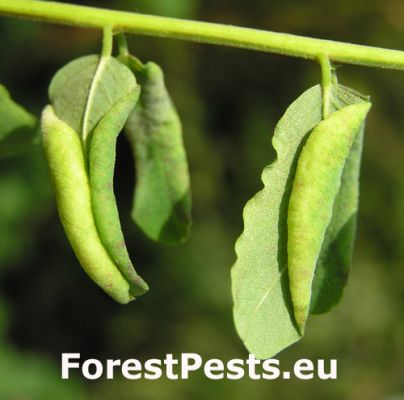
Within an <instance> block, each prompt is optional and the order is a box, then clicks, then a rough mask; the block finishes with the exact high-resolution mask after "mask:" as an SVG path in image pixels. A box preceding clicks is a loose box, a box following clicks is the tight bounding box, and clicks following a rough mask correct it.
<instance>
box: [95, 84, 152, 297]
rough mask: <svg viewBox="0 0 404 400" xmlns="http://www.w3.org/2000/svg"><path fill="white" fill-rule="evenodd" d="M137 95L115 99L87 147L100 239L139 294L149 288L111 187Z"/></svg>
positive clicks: (132, 289)
mask: <svg viewBox="0 0 404 400" xmlns="http://www.w3.org/2000/svg"><path fill="white" fill-rule="evenodd" d="M138 97H139V90H137V92H136V94H134V93H131V94H130V95H129V96H127V97H125V98H124V99H122V100H121V101H120V102H118V103H117V104H116V105H115V106H114V107H113V108H111V110H110V111H109V112H108V113H107V114H105V116H104V117H102V119H101V120H100V122H99V123H98V124H97V126H96V127H95V128H94V132H93V135H92V138H91V142H90V146H89V158H88V161H89V168H88V169H89V179H90V188H91V203H92V210H93V213H94V219H95V223H96V225H97V230H98V232H99V235H100V238H101V241H102V243H103V245H104V247H105V248H106V249H107V251H108V253H109V254H110V256H111V258H112V260H113V261H114V262H115V264H116V265H117V266H118V268H119V270H120V271H121V273H122V275H123V276H124V277H125V279H127V280H128V282H130V283H131V294H132V295H133V296H134V297H138V296H140V295H141V294H143V293H145V292H146V291H147V290H148V289H149V288H148V286H147V284H146V283H145V282H144V281H143V279H142V278H141V277H140V276H139V275H138V274H137V273H136V271H135V269H134V267H133V265H132V262H131V260H130V257H129V254H128V251H127V249H126V245H125V239H124V236H123V232H122V228H121V224H120V221H119V213H118V208H117V206H116V199H115V194H114V190H113V181H114V168H115V151H116V139H117V137H118V135H119V132H120V131H121V130H122V128H123V126H124V124H125V122H126V120H127V118H128V116H129V114H130V113H131V112H132V111H133V108H134V106H135V104H136V102H137V100H138Z"/></svg>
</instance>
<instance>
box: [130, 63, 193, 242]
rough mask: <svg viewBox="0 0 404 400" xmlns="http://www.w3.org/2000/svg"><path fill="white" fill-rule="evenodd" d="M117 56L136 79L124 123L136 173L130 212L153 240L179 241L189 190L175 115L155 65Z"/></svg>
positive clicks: (185, 229) (187, 216) (187, 217)
mask: <svg viewBox="0 0 404 400" xmlns="http://www.w3.org/2000/svg"><path fill="white" fill-rule="evenodd" d="M122 61H123V62H125V63H126V64H127V65H128V66H129V67H130V68H131V70H132V71H133V72H134V73H135V75H136V78H137V80H138V82H139V83H140V85H141V93H140V98H139V102H138V104H137V105H136V108H135V110H134V111H133V113H132V114H131V116H130V117H129V119H128V122H127V124H126V133H127V136H128V138H129V141H130V143H131V145H132V149H133V153H134V158H135V163H136V175H137V176H136V177H137V181H136V186H135V193H134V201H133V210H132V217H133V219H134V221H135V222H136V223H137V224H138V226H139V227H140V228H141V229H142V230H143V231H144V232H145V233H146V235H147V236H149V237H150V238H151V239H153V240H157V241H161V242H166V243H174V242H178V241H182V240H184V239H186V238H187V237H188V234H189V230H190V226H191V191H190V180H189V173H188V164H187V158H186V153H185V149H184V144H183V139H182V129H181V122H180V119H179V117H178V114H177V112H176V110H175V107H174V105H173V103H172V101H171V99H170V96H169V94H168V92H167V89H166V86H165V84H164V76H163V72H162V70H161V68H160V67H159V66H158V65H157V64H155V63H152V62H149V63H147V64H142V63H140V61H138V60H137V59H136V58H134V57H131V56H128V57H124V58H122Z"/></svg>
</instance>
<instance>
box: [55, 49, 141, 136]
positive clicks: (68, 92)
mask: <svg viewBox="0 0 404 400" xmlns="http://www.w3.org/2000/svg"><path fill="white" fill-rule="evenodd" d="M135 89H136V80H135V78H134V76H133V74H132V73H131V71H130V70H129V69H128V68H127V67H125V66H124V65H123V64H122V63H120V62H119V61H118V60H116V59H115V58H113V57H106V58H102V59H100V57H99V56H98V55H89V56H84V57H80V58H78V59H76V60H73V61H71V62H70V63H68V64H67V65H65V66H64V67H63V68H61V69H60V70H59V71H58V72H57V73H56V75H55V76H54V78H53V79H52V82H51V84H50V87H49V98H50V100H51V103H52V105H53V108H54V110H55V113H56V115H57V116H58V117H59V118H60V119H61V120H63V121H65V122H66V123H67V124H68V125H70V127H72V128H73V129H74V130H75V131H76V132H77V133H78V134H79V135H80V137H81V138H82V139H83V140H84V139H86V138H87V136H88V135H89V134H90V133H91V131H92V130H93V129H94V127H95V126H96V124H97V123H98V122H99V120H100V119H101V118H102V117H103V116H104V115H105V114H106V113H107V112H108V111H109V110H110V109H111V108H112V107H113V106H114V105H115V104H117V103H118V102H119V101H120V100H121V99H123V98H124V97H126V96H127V95H129V94H130V93H132V92H134V91H135Z"/></svg>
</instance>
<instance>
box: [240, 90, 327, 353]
mask: <svg viewBox="0 0 404 400" xmlns="http://www.w3.org/2000/svg"><path fill="white" fill-rule="evenodd" d="M321 117H322V95H321V88H320V86H315V87H313V88H311V89H309V90H307V91H306V92H304V93H303V94H302V95H301V96H300V97H299V98H298V99H297V100H295V101H294V102H293V103H292V105H291V106H289V108H288V109H287V110H286V113H285V114H284V115H283V117H282V118H281V120H280V121H279V123H278V125H277V126H276V128H275V134H274V137H273V139H272V143H273V147H274V148H275V150H276V152H277V160H276V161H275V162H274V163H273V164H272V165H270V166H268V167H266V168H265V169H264V171H263V173H262V181H263V183H264V188H263V189H262V190H261V191H260V192H258V193H257V194H256V195H255V196H254V197H253V198H252V199H251V200H250V201H249V202H248V203H247V205H246V206H245V208H244V214H243V216H244V231H243V233H242V235H241V236H240V238H239V239H238V240H237V243H236V253H237V261H236V263H235V265H234V266H233V269H232V293H233V300H234V321H235V325H236V329H237V331H238V334H239V335H240V337H241V339H242V340H243V342H244V344H245V345H246V347H247V349H248V350H249V351H250V352H251V353H254V354H255V356H256V357H258V358H269V357H272V356H274V355H275V354H277V353H278V352H279V351H281V350H282V349H284V348H285V347H287V346H289V345H291V344H293V343H294V342H296V341H298V340H299V339H300V338H301V335H300V333H299V331H298V329H297V327H296V325H295V321H294V317H293V308H292V303H291V298H290V291H289V281H288V275H287V249H286V242H287V209H288V202H289V196H290V192H291V186H292V182H293V178H294V174H295V169H296V162H297V155H298V154H299V152H300V149H301V147H302V145H303V142H304V140H305V138H306V136H307V135H308V133H309V132H310V131H311V130H312V129H313V128H314V127H315V126H316V125H317V124H318V123H319V122H320V121H321Z"/></svg>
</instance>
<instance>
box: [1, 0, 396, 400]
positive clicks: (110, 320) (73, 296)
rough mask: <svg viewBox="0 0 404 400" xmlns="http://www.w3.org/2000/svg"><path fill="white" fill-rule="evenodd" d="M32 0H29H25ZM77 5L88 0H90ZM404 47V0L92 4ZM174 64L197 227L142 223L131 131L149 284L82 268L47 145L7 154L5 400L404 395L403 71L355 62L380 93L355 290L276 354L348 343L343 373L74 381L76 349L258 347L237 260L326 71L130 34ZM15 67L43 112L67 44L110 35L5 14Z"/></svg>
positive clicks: (80, 49) (330, 350)
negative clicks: (280, 128) (241, 297)
mask: <svg viewBox="0 0 404 400" xmlns="http://www.w3.org/2000/svg"><path fill="white" fill-rule="evenodd" d="M15 1H17V0H15ZM76 3H79V2H78V1H76ZM84 3H86V4H89V5H94V6H103V7H110V8H114V9H122V10H128V11H138V12H142V13H152V14H159V15H167V16H174V17H181V18H193V19H198V20H205V21H212V22H221V23H228V24H237V25H244V26H250V27H255V28H262V29H271V30H275V31H281V32H289V33H294V34H301V35H308V36H314V37H319V38H328V39H335V40H341V41H351V42H355V43H360V44H369V45H375V46H383V47H390V48H400V47H401V48H402V46H403V37H404V25H403V23H402V21H403V20H404V3H403V1H401V0H385V1H383V2H380V1H377V0H349V1H348V0H341V1H338V2H336V1H331V0H310V1H309V0H267V1H263V0H250V1H248V2H246V1H245V0H233V1H229V0H215V1H213V0H204V1H202V0H115V1H86V2H80V4H84ZM130 46H131V49H132V51H133V52H134V54H136V55H137V56H138V57H140V58H141V59H143V60H145V61H146V60H155V61H157V62H159V63H160V64H161V65H162V66H163V68H164V70H165V72H166V80H167V85H168V87H169V89H170V91H171V93H172V97H173V99H174V101H175V103H176V104H177V107H178V110H179V113H180V115H181V117H182V121H183V126H184V135H185V143H186V147H187V150H188V154H189V163H190V169H191V178H192V185H193V202H194V211H193V213H194V226H193V231H192V236H191V238H190V240H189V241H188V242H187V243H186V244H184V245H179V246H174V247H165V246H159V245H156V244H154V243H152V242H150V241H148V240H147V239H145V238H144V237H143V236H142V234H141V233H140V232H139V230H138V229H137V228H136V227H135V226H134V224H133V223H132V222H131V220H130V206H131V195H132V190H133V181H134V169H133V160H132V159H131V155H130V152H129V146H128V144H127V143H126V141H125V138H124V137H122V138H120V139H119V145H118V159H117V169H116V185H115V186H116V187H115V190H116V194H117V200H118V204H119V208H120V211H121V219H122V224H123V228H124V231H125V236H126V238H127V244H128V247H129V250H130V253H131V254H132V256H133V259H134V261H135V263H136V267H137V269H138V270H139V272H140V273H141V275H142V276H143V277H144V278H145V280H146V281H147V282H148V283H149V284H150V286H151V291H150V292H149V294H147V295H146V296H144V297H142V298H139V300H137V301H136V302H134V303H133V304H130V305H128V306H120V305H118V304H115V303H114V302H113V301H112V300H111V299H109V298H108V297H107V296H106V295H105V294H104V293H103V292H101V290H100V289H99V288H98V287H97V286H95V285H94V284H93V283H92V282H91V281H90V280H89V279H88V278H87V276H86V275H85V274H84V272H83V271H82V269H81V268H80V266H79V264H78V262H77V261H76V259H75V257H74V254H73V252H72V250H71V248H70V247H69V244H68V242H67V240H66V238H65V235H64V232H63V230H62V227H61V224H60V222H59V220H58V217H57V213H56V209H55V202H54V198H53V193H52V191H51V188H50V183H49V178H48V173H47V169H46V165H45V163H44V159H43V155H42V153H41V151H40V149H37V150H35V151H33V152H32V153H31V154H27V155H24V156H20V157H18V158H14V159H7V160H1V161H0V400H3V399H4V400H30V399H32V400H47V399H52V400H53V399H58V400H59V399H62V400H63V399H77V400H81V399H90V400H91V399H98V400H115V399H120V400H136V399H142V400H143V399H144V400H154V399H159V400H160V399H161V400H165V399H178V400H180V399H190V398H192V399H194V400H199V399H208V398H213V399H246V398H254V399H284V398H285V399H286V398H287V399H290V398H292V399H293V398H299V399H312V398H327V399H331V400H332V399H352V400H362V399H363V400H373V399H386V400H400V399H404V318H403V317H402V316H403V309H404V268H403V267H404V246H403V242H404V201H403V199H404V174H403V160H404V122H403V121H404V120H403V118H402V113H403V104H404V75H403V72H397V71H385V70H380V69H369V68H365V67H354V66H343V67H341V68H340V69H339V80H340V82H341V83H343V84H345V85H348V86H351V87H353V88H355V89H357V90H359V91H361V92H363V93H366V94H370V95H371V96H372V102H373V105H374V106H373V108H372V111H371V114H370V117H369V119H368V126H367V133H366V142H365V151H364V159H363V170H362V181H361V207H360V214H359V231H358V239H357V244H356V251H355V256H354V262H353V270H352V274H351V277H350V282H349V285H348V287H347V289H346V291H345V296H344V298H343V300H342V302H341V303H340V305H338V306H337V307H336V308H335V309H334V310H332V312H331V313H330V314H328V315H324V316H317V317H312V318H311V320H310V322H309V325H308V328H307V333H306V337H305V338H304V339H303V340H302V341H301V342H300V343H298V344H296V345H294V346H292V347H291V348H289V349H286V350H285V351H283V352H282V353H281V354H280V355H279V359H280V360H281V363H283V365H285V366H286V367H287V366H288V365H292V363H293V362H294V361H295V360H297V359H299V358H311V359H317V358H323V359H330V358H337V359H338V361H339V371H338V372H339V378H338V380H336V381H319V380H312V381H298V380H297V379H291V380H290V381H283V380H278V381H272V382H265V381H260V382H257V381H251V380H249V379H244V380H242V381H226V380H224V381H209V380H208V379H206V378H204V377H203V376H201V375H198V376H194V377H192V378H191V379H189V380H188V381H165V380H158V381H145V380H142V381H134V382H131V381H125V380H124V379H119V378H117V379H115V380H114V381H106V380H104V381H103V380H99V381H94V382H89V381H85V380H84V379H82V378H81V377H80V376H79V375H78V374H74V378H73V379H72V380H70V381H62V380H61V379H60V355H61V353H62V352H80V353H81V354H82V358H90V357H94V358H99V359H104V358H123V359H126V358H133V357H135V358H139V359H141V360H146V359H149V358H164V356H165V354H166V353H174V355H179V354H180V353H181V352H197V353H199V354H201V355H202V356H203V357H204V358H205V359H208V358H221V359H223V360H228V359H231V358H245V357H246V356H247V353H246V351H245V349H244V348H243V345H242V343H241V341H240V340H239V339H238V337H237V335H236V332H235V330H234V327H233V322H232V310H231V307H232V304H231V293H230V274H229V270H230V267H231V265H232V263H233V262H234V258H235V255H234V250H233V245H234V242H235V240H236V238H237V237H238V235H239V234H240V232H241V230H242V218H241V213H242V208H243V205H244V204H245V202H246V201H247V200H248V199H249V198H250V197H251V196H252V195H253V194H254V193H255V192H256V191H258V190H259V189H260V188H261V182H260V174H261V170H262V168H263V167H264V166H265V165H267V164H269V163H270V162H271V161H272V160H273V156H274V155H273V151H272V149H271V146H270V139H271V136H272V132H273V129H274V126H275V124H276V121H277V120H278V119H279V118H280V116H281V115H282V113H283V112H284V110H285V108H286V107H287V105H288V104H290V103H291V102H292V101H293V100H294V99H295V98H296V97H297V96H298V95H299V94H300V93H301V92H302V91H303V90H305V89H306V88H308V87H309V86H311V85H313V84H316V83H318V82H319V68H318V67H317V65H316V64H314V63H313V62H309V61H304V60H299V59H293V58H289V57H282V56H278V55H273V54H260V53H256V52H251V51H246V50H237V49H229V48H221V47H214V46H209V45H200V44H193V43H184V42H177V41H173V40H166V39H153V38H144V37H134V36H131V37H130ZM0 48H1V62H0V82H2V83H3V84H4V85H6V87H7V88H8V89H9V90H10V92H11V95H12V97H13V98H14V99H15V100H16V101H17V102H19V103H20V104H22V105H24V106H25V107H26V108H28V110H30V111H32V112H34V113H36V114H37V115H39V113H40V111H41V109H42V107H43V106H44V105H45V104H46V103H47V85H48V83H49V81H50V79H51V77H52V76H53V74H54V73H55V72H56V70H57V69H58V68H60V67H61V66H62V65H64V64H65V63H66V62H68V61H69V60H71V59H73V58H76V57H79V56H82V55H85V54H88V53H95V52H97V51H98V50H99V48H100V33H99V32H95V31H90V30H84V29H74V28H68V27H61V26H53V25H46V24H39V23H33V22H27V21H22V20H21V21H20V20H13V19H5V18H1V20H0Z"/></svg>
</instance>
